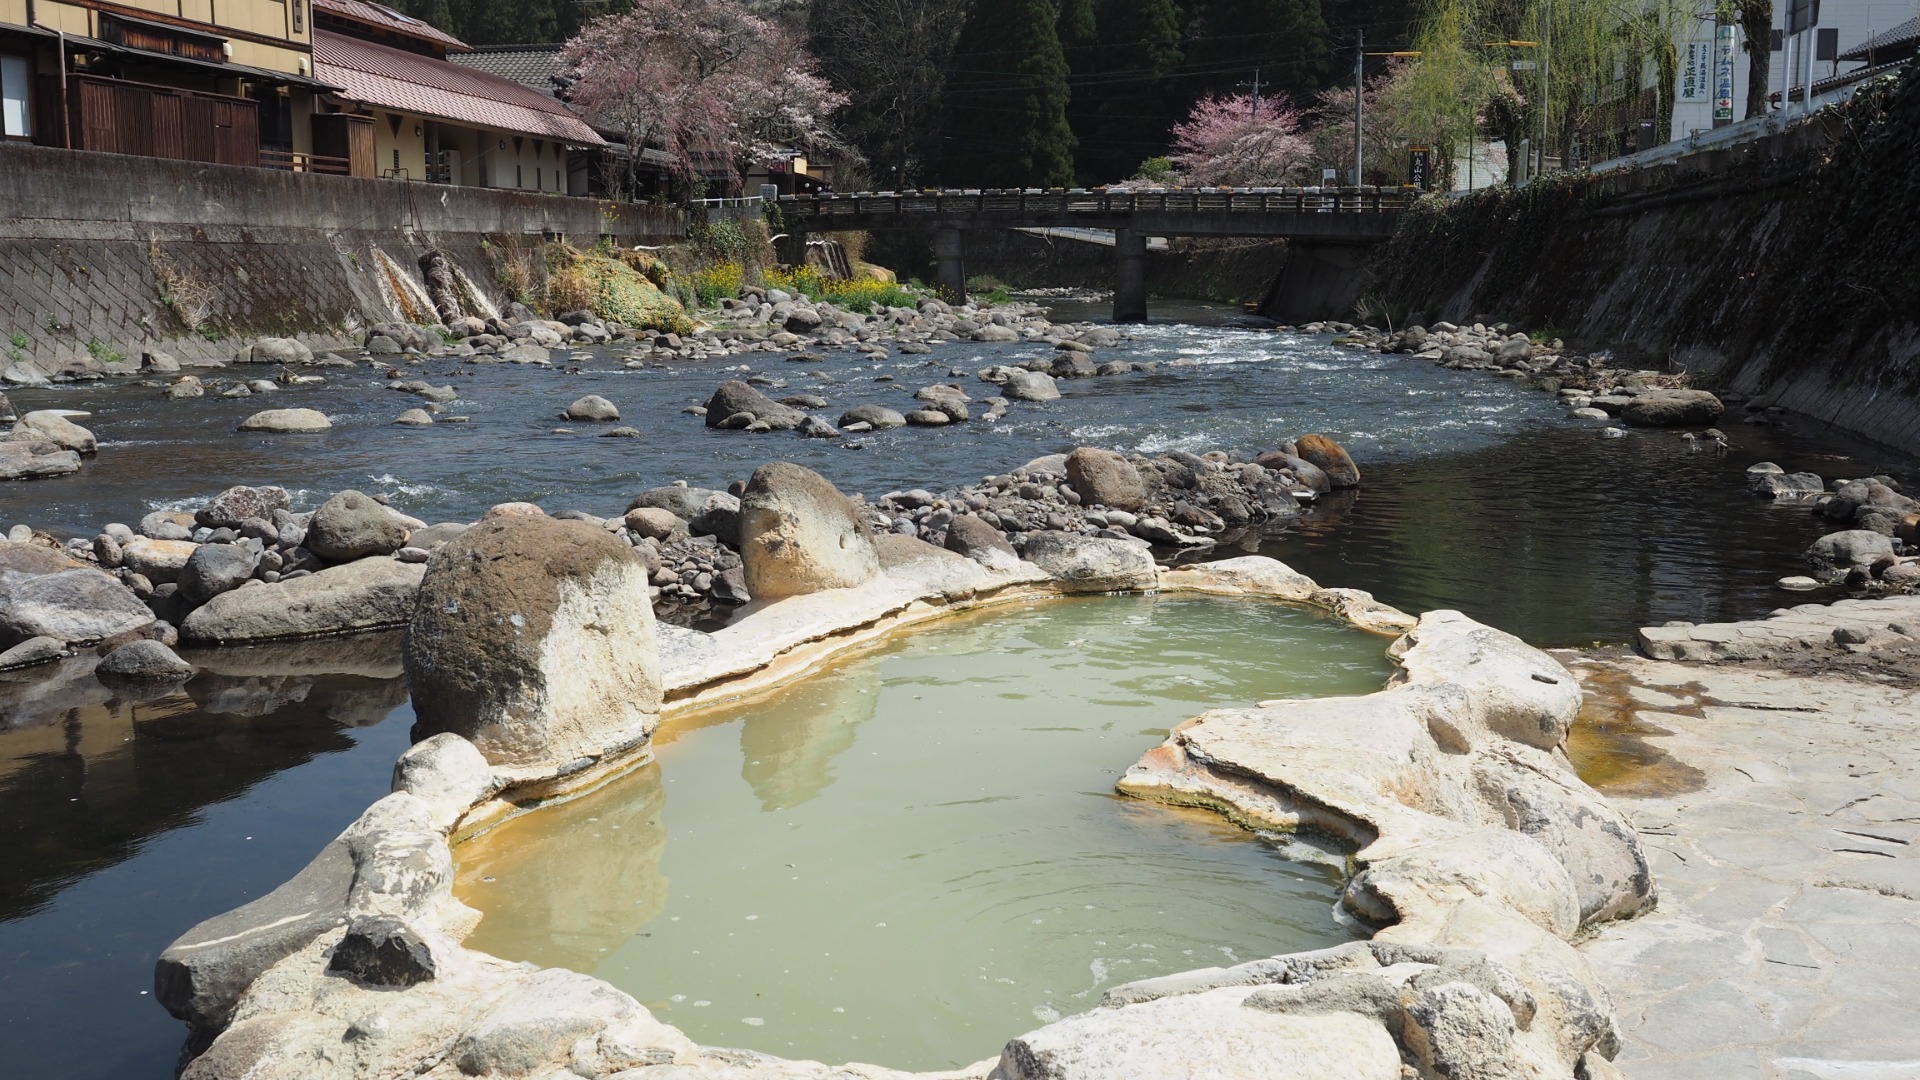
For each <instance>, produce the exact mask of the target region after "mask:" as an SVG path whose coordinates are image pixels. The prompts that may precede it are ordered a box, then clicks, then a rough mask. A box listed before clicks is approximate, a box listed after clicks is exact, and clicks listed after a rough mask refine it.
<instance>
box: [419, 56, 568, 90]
mask: <svg viewBox="0 0 1920 1080" xmlns="http://www.w3.org/2000/svg"><path fill="white" fill-rule="evenodd" d="M560 48H561V47H560V46H558V45H482V46H480V47H479V48H476V49H474V50H473V51H472V52H465V53H460V54H459V55H457V56H449V57H447V59H449V60H451V61H453V62H454V63H456V64H459V65H460V66H461V67H470V68H473V69H474V70H476V71H484V72H487V73H488V74H490V75H498V76H500V77H501V78H503V79H511V80H513V81H514V82H517V83H519V84H520V85H521V86H524V87H526V88H527V89H529V90H538V91H539V92H540V93H542V94H545V95H547V96H548V97H558V96H559V91H560V83H559V82H558V79H559V76H560Z"/></svg>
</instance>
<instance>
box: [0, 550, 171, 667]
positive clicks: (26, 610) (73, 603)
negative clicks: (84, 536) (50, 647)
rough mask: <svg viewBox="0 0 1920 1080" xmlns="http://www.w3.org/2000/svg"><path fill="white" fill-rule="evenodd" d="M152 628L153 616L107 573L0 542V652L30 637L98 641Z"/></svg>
mask: <svg viewBox="0 0 1920 1080" xmlns="http://www.w3.org/2000/svg"><path fill="white" fill-rule="evenodd" d="M151 625H153V612H152V611H150V610H149V609H148V608H147V605H145V604H143V603H141V602H140V598H139V597H137V596H135V595H133V591H132V590H131V589H128V588H127V587H126V586H125V585H122V584H120V583H119V582H118V581H116V580H114V579H113V577H112V576H111V575H109V574H105V573H102V572H101V571H99V570H96V569H93V568H92V567H89V566H85V565H82V564H80V563H76V562H73V561H72V560H70V559H67V558H66V557H64V556H62V555H59V554H57V553H55V552H53V551H49V550H47V549H45V548H38V547H35V546H33V545H31V544H16V543H11V542H7V541H0V649H7V648H12V647H13V646H15V645H18V644H20V643H21V642H23V641H27V640H29V639H31V638H37V637H44V638H52V639H53V640H55V641H61V642H67V643H69V644H74V643H83V642H92V641H103V640H106V639H108V638H114V637H120V636H122V635H126V634H130V633H133V632H135V631H139V630H144V629H146V628H147V627H149V626H151Z"/></svg>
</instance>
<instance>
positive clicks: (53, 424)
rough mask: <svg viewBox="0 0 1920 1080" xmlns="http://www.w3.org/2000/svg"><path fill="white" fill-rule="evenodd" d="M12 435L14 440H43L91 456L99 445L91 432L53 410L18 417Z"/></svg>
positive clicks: (41, 410)
mask: <svg viewBox="0 0 1920 1080" xmlns="http://www.w3.org/2000/svg"><path fill="white" fill-rule="evenodd" d="M81 415H85V414H81ZM13 434H14V437H15V438H20V437H23V436H26V437H31V438H34V439H44V440H46V441H47V442H50V443H53V444H54V445H55V446H57V447H59V448H60V449H62V450H71V451H73V452H74V453H76V454H91V453H93V452H94V451H96V450H98V449H99V443H98V442H97V441H96V440H95V439H94V437H93V432H91V431H88V430H87V429H86V428H83V427H81V426H80V425H79V424H76V423H74V422H73V421H71V420H69V419H67V416H66V414H65V413H62V412H59V411H57V410H54V409H36V410H34V411H33V412H30V413H27V414H25V415H24V416H22V417H20V421H19V423H18V424H17V425H16V426H15V428H14V432H13Z"/></svg>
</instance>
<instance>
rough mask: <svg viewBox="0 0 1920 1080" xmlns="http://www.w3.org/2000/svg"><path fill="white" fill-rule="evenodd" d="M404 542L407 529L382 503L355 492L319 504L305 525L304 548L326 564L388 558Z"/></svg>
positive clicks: (345, 492)
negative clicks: (305, 541)
mask: <svg viewBox="0 0 1920 1080" xmlns="http://www.w3.org/2000/svg"><path fill="white" fill-rule="evenodd" d="M406 543H407V528H406V526H405V525H403V524H401V522H400V520H399V519H398V518H397V517H395V516H394V514H393V512H392V511H390V510H388V509H387V507H386V506H385V505H384V504H382V503H379V502H376V501H374V500H373V499H372V498H370V497H369V496H366V495H362V494H361V493H360V492H358V491H351V490H349V491H343V492H341V493H339V494H338V495H335V496H334V497H333V498H331V499H328V500H327V501H326V502H324V503H321V504H320V509H318V510H315V511H314V512H313V520H312V521H310V522H308V523H307V547H308V548H310V549H312V551H313V553H314V554H315V555H318V556H320V557H321V558H323V559H325V560H327V561H328V562H335V563H343V562H352V561H353V560H355V559H364V558H366V557H367V556H369V555H391V554H392V553H394V552H396V551H399V550H400V549H401V548H402V547H404V546H406Z"/></svg>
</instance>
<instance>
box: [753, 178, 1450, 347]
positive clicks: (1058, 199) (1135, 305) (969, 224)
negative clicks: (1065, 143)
mask: <svg viewBox="0 0 1920 1080" xmlns="http://www.w3.org/2000/svg"><path fill="white" fill-rule="evenodd" d="M1412 198H1413V194H1412V193H1411V192H1407V191H1403V190H1400V189H1396V188H1375V187H1359V188H1176V189H1162V190H1154V191H1105V190H1093V191H1084V190H1080V189H1073V190H1061V189H1057V188H1055V189H1049V190H1040V189H1035V188H1029V189H1026V190H1007V191H1000V190H986V191H979V190H967V191H925V192H916V191H909V192H894V191H880V192H861V193H857V194H844V195H843V194H828V195H790V196H783V197H781V199H780V200H779V203H778V205H779V208H780V212H781V214H782V217H783V220H784V223H785V226H786V229H787V232H788V234H789V236H791V237H793V238H794V239H795V240H798V241H804V240H805V238H806V235H807V234H809V233H819V232H837V231H843V230H844V231H878V230H882V229H915V230H925V231H928V232H931V233H932V234H933V251H934V258H935V262H936V264H937V270H936V273H935V277H934V282H935V284H936V285H938V286H939V288H940V289H941V291H942V292H943V293H946V294H949V295H951V296H954V297H959V298H962V299H964V298H965V297H966V294H967V263H966V233H967V231H968V230H969V229H1061V228H1065V229H1104V230H1111V231H1112V233H1113V237H1114V244H1113V249H1114V259H1115V273H1114V290H1113V321H1115V322H1145V321H1146V319H1147V278H1146V266H1145V260H1146V253H1147V237H1149V236H1239V237H1264V238H1273V239H1284V240H1287V241H1290V244H1289V248H1290V252H1289V255H1288V258H1287V268H1286V271H1285V276H1284V278H1283V280H1282V281H1281V283H1280V287H1279V288H1278V289H1276V290H1275V293H1276V297H1277V299H1278V302H1279V309H1278V310H1277V311H1276V312H1275V313H1274V314H1275V317H1277V318H1280V319H1282V320H1283V321H1288V322H1293V321H1302V320H1305V319H1312V318H1322V317H1327V316H1329V315H1334V314H1339V312H1332V311H1326V312H1322V311H1318V310H1315V309H1318V308H1324V307H1327V306H1328V305H1329V303H1331V302H1332V301H1331V300H1330V298H1331V297H1333V296H1336V295H1337V294H1338V293H1339V292H1340V291H1341V289H1342V287H1343V286H1344V287H1345V288H1346V291H1347V292H1349V293H1350V292H1351V282H1352V281H1353V279H1354V274H1355V271H1356V270H1357V268H1358V267H1359V265H1360V263H1361V262H1362V261H1363V257H1364V255H1365V252H1366V249H1367V248H1368V247H1370V246H1371V245H1373V244H1376V243H1378V242H1380V241H1382V240H1385V239H1386V238H1387V237H1389V236H1392V235H1393V230H1394V228H1395V226H1396V225H1397V224H1398V222H1399V216H1400V213H1401V211H1403V210H1405V209H1406V207H1407V204H1408V202H1409V201H1410V200H1411V199H1412ZM1346 299H1347V303H1348V305H1349V306H1350V305H1351V302H1352V297H1351V296H1350V295H1349V296H1347V298H1346Z"/></svg>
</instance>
